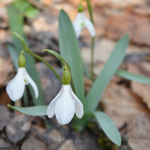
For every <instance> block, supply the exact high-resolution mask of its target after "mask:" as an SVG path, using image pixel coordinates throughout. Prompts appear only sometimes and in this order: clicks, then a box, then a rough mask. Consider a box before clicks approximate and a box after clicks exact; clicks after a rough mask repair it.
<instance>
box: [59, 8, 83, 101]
mask: <svg viewBox="0 0 150 150" xmlns="http://www.w3.org/2000/svg"><path fill="white" fill-rule="evenodd" d="M59 47H60V53H61V55H62V57H63V58H64V59H65V60H66V62H67V63H68V64H69V66H70V67H71V74H72V78H73V82H74V85H75V91H76V94H77V97H78V98H79V99H80V100H81V101H82V103H83V101H84V82H83V63H82V59H81V56H80V51H79V45H78V41H77V38H76V35H75V32H74V28H73V26H72V23H71V21H70V18H69V17H68V15H67V14H66V13H65V12H64V11H63V10H61V11H60V14H59Z"/></svg>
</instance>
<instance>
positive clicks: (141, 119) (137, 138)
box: [127, 113, 150, 150]
mask: <svg viewBox="0 0 150 150" xmlns="http://www.w3.org/2000/svg"><path fill="white" fill-rule="evenodd" d="M127 135H128V138H129V140H128V144H129V146H130V147H131V148H132V150H149V148H150V142H149V139H150V115H149V114H144V113H140V114H139V115H137V116H136V117H134V118H133V119H132V120H131V121H129V123H128V131H127Z"/></svg>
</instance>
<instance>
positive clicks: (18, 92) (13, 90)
mask: <svg viewBox="0 0 150 150" xmlns="http://www.w3.org/2000/svg"><path fill="white" fill-rule="evenodd" d="M28 82H29V83H30V84H31V85H32V87H33V89H34V92H35V97H36V98H37V97H38V89H37V86H36V84H35V83H34V81H33V80H32V79H31V77H30V76H29V75H28V73H27V71H26V69H25V68H24V67H22V68H19V69H18V72H17V74H16V76H15V77H14V78H13V79H12V80H11V81H10V82H9V83H8V85H7V87H6V91H7V94H8V95H9V97H10V99H11V100H13V101H16V100H19V99H20V98H21V97H22V96H23V92H24V89H25V85H26V84H28Z"/></svg>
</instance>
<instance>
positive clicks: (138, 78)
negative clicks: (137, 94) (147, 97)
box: [116, 69, 150, 84]
mask: <svg viewBox="0 0 150 150" xmlns="http://www.w3.org/2000/svg"><path fill="white" fill-rule="evenodd" d="M116 75H117V76H120V77H123V78H125V79H128V80H132V81H136V82H139V83H145V84H150V78H149V77H146V76H143V75H138V74H134V73H130V72H128V71H126V70H122V69H119V70H117V72H116Z"/></svg>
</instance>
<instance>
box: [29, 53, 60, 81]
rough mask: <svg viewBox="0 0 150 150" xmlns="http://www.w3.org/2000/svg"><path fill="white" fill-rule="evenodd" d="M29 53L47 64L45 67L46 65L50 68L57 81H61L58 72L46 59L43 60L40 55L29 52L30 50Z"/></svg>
mask: <svg viewBox="0 0 150 150" xmlns="http://www.w3.org/2000/svg"><path fill="white" fill-rule="evenodd" d="M29 54H30V55H32V56H34V57H36V58H37V59H39V60H40V61H42V62H43V63H45V64H46V65H47V67H48V68H49V69H50V70H52V72H53V73H54V74H55V75H56V77H57V78H58V79H59V81H60V82H61V83H62V79H61V77H60V76H59V75H58V73H57V72H56V71H55V70H54V68H53V67H52V66H51V65H50V64H49V63H48V62H47V61H45V60H44V59H43V58H42V57H40V56H38V55H36V54H34V53H33V52H31V51H30V52H29Z"/></svg>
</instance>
